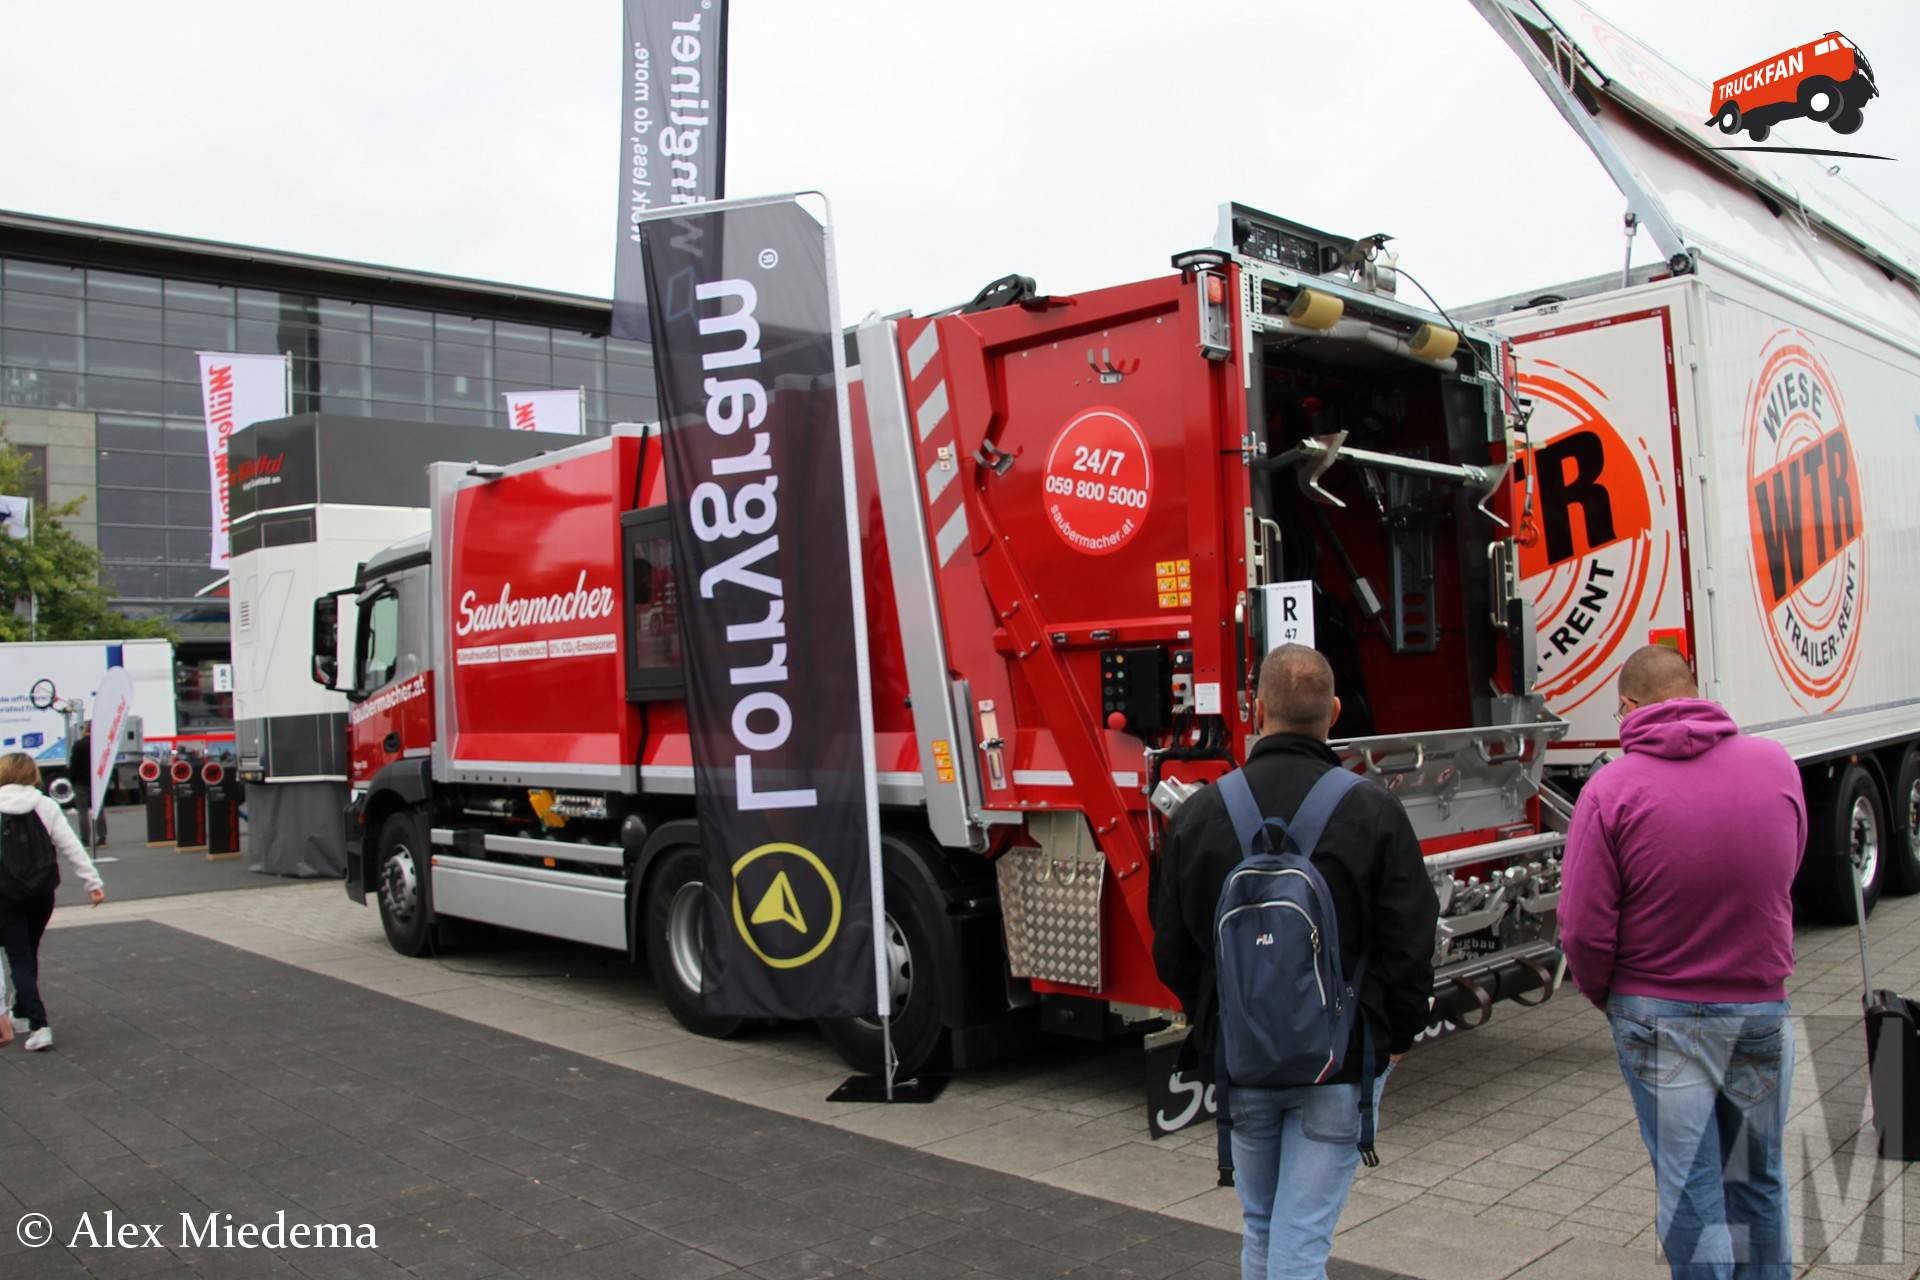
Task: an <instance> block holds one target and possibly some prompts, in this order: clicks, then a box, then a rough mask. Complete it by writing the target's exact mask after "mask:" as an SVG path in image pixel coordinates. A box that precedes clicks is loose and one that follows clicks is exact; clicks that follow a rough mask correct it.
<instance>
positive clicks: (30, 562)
mask: <svg viewBox="0 0 1920 1280" xmlns="http://www.w3.org/2000/svg"><path fill="white" fill-rule="evenodd" d="M32 493H33V471H32V464H31V463H30V462H29V461H28V459H27V455H26V454H24V453H22V452H20V450H18V449H16V448H14V447H13V446H12V445H11V444H9V443H7V442H6V437H5V436H4V435H3V434H0V494H6V495H9V496H11V497H27V496H30V495H31V494H32ZM82 501H83V500H82V499H79V498H75V499H74V500H73V501H71V502H64V503H61V504H60V505H59V506H57V507H52V508H50V509H47V510H35V511H34V513H33V537H32V539H31V540H25V539H19V538H10V537H7V536H5V535H3V534H0V640H28V639H39V640H131V639H136V638H139V637H143V636H164V637H166V638H168V639H178V637H177V636H175V635H174V633H173V630H172V628H170V627H169V626H167V624H166V623H165V621H163V620H161V619H158V618H127V617H122V616H121V615H120V614H117V613H115V612H114V611H113V610H112V608H110V607H109V606H108V603H107V600H108V596H107V592H106V588H104V587H102V586H101V585H100V553H99V552H98V551H96V550H95V549H94V548H92V547H90V546H88V545H87V544H86V543H84V542H82V541H80V539H79V538H77V537H75V536H74V535H73V532H72V531H71V530H70V529H68V528H67V527H66V525H65V524H64V523H62V518H63V517H67V516H72V515H74V514H75V513H77V512H78V511H79V510H80V506H81V503H82ZM36 505H37V504H36ZM30 599H31V600H35V601H37V606H38V607H37V609H36V610H35V616H36V618H37V622H36V623H32V624H30V623H29V620H28V616H27V602H28V601H29V600H30ZM10 606H11V607H10Z"/></svg>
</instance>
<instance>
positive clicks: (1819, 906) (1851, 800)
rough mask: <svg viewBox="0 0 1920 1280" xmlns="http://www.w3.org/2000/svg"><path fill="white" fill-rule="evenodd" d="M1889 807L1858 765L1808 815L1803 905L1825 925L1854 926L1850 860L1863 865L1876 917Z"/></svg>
mask: <svg viewBox="0 0 1920 1280" xmlns="http://www.w3.org/2000/svg"><path fill="white" fill-rule="evenodd" d="M1886 814H1887V809H1886V805H1885V803H1884V802H1882V800H1881V798H1880V788H1879V786H1878V784H1876V783H1875V782H1874V780H1873V775H1872V774H1871V773H1868V772H1867V771H1866V770H1865V769H1863V768H1861V767H1860V766H1859V765H1857V764H1850V765H1848V766H1847V767H1846V768H1845V769H1843V770H1841V771H1840V775H1839V777H1837V778H1835V779H1834V781H1833V787H1832V789H1831V790H1830V791H1829V792H1828V793H1827V795H1826V796H1825V797H1824V798H1823V799H1822V800H1821V801H1820V803H1818V804H1815V805H1813V806H1812V807H1811V808H1810V809H1809V810H1808V813H1807V862H1806V866H1805V868H1804V869H1803V873H1802V877H1801V878H1802V880H1803V881H1804V887H1803V891H1802V897H1803V901H1804V902H1805V905H1806V906H1807V908H1808V910H1809V911H1810V912H1812V914H1813V916H1814V918H1815V919H1817V920H1819V921H1821V922H1822V923H1825V924H1853V923H1854V922H1855V921H1856V920H1857V919H1858V918H1859V917H1858V914H1857V912H1856V911H1855V910H1854V905H1853V882H1852V879H1851V876H1852V867H1851V866H1850V865H1849V859H1850V858H1857V859H1858V860H1859V862H1860V885H1861V893H1862V896H1863V897H1864V899H1865V901H1866V905H1867V914H1868V915H1872V914H1873V905H1874V903H1876V902H1878V901H1880V890H1881V887H1882V885H1883V884H1884V883H1885V880H1886V867H1887V861H1888V859H1887V856H1886V855H1887V852H1888V850H1887V843H1886V841H1887V836H1888V826H1887V817H1886Z"/></svg>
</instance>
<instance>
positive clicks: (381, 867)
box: [367, 809, 433, 956]
mask: <svg viewBox="0 0 1920 1280" xmlns="http://www.w3.org/2000/svg"><path fill="white" fill-rule="evenodd" d="M432 860H433V859H432V852H431V846H430V845H429V843H428V836H427V824H426V820H425V819H424V818H422V817H421V815H420V814H419V812H418V811H416V810H413V809H401V810H399V811H398V812H396V813H391V814H388V815H387V819H386V821H385V822H382V823H381V824H380V832H379V835H378V837H377V838H376V841H375V843H374V865H373V883H372V884H370V885H368V886H367V887H368V888H369V889H372V890H374V893H375V896H376V897H377V898H378V899H379V901H380V927H381V928H382V929H384V930H386V934H387V944H388V945H389V946H391V947H392V948H393V949H394V950H395V951H398V952H399V953H400V954H401V955H403V956H423V955H425V954H426V953H427V951H428V950H429V949H430V948H431V947H432V945H433V906H432V901H433V900H432V898H431V896H430V894H429V889H428V882H427V873H428V867H429V866H430V865H431V863H432Z"/></svg>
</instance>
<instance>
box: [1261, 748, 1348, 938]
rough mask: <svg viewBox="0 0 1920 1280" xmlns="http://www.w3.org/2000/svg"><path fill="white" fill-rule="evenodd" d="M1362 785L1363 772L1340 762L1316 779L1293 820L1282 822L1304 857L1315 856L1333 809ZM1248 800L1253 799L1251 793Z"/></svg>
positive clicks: (1294, 844) (1295, 812)
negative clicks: (1340, 764) (1351, 769)
mask: <svg viewBox="0 0 1920 1280" xmlns="http://www.w3.org/2000/svg"><path fill="white" fill-rule="evenodd" d="M1242 785H1245V784H1244V783H1243V784H1242ZM1359 785H1360V775H1359V774H1357V773H1352V772H1349V771H1348V770H1346V769H1343V768H1341V767H1340V766H1339V765H1335V766H1334V767H1333V768H1331V769H1329V770H1327V771H1326V772H1325V773H1323V774H1321V775H1320V777H1319V778H1318V779H1317V780H1316V781H1315V782H1314V784H1313V787H1312V789H1310V790H1309V791H1308V792H1307V796H1306V799H1304V800H1302V801H1301V802H1300V807H1299V808H1298V809H1296V810H1295V811H1294V814H1293V821H1291V822H1288V823H1284V824H1282V825H1283V826H1284V828H1285V830H1286V833H1287V834H1288V835H1289V836H1291V837H1293V847H1294V848H1296V849H1298V850H1299V851H1300V856H1301V857H1303V858H1311V857H1312V856H1313V851H1314V849H1316V848H1317V847H1318V846H1319V844H1320V837H1321V836H1323V835H1325V834H1326V830H1327V823H1329V822H1331V821H1332V820H1333V811H1334V810H1335V809H1337V808H1339V807H1340V802H1341V801H1342V800H1344V799H1346V795H1347V792H1349V791H1351V790H1353V789H1354V788H1355V787H1357V786H1359ZM1248 799H1252V796H1251V794H1249V796H1248ZM1323 905H1324V904H1323Z"/></svg>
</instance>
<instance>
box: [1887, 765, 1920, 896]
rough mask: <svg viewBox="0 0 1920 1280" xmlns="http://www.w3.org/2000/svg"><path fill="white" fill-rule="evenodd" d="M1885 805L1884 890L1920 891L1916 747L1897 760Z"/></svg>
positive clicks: (1919, 780)
mask: <svg viewBox="0 0 1920 1280" xmlns="http://www.w3.org/2000/svg"><path fill="white" fill-rule="evenodd" d="M1896 778H1897V780H1896V781H1895V783H1894V787H1893V794H1892V795H1891V796H1889V797H1888V798H1887V799H1888V804H1887V808H1888V810H1889V812H1888V814H1887V847H1886V852H1885V856H1886V862H1887V892H1888V893H1920V747H1908V748H1907V754H1906V755H1905V756H1904V757H1903V758H1902V759H1901V761H1900V772H1899V774H1898V775H1896Z"/></svg>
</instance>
